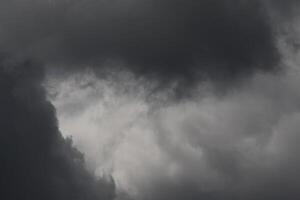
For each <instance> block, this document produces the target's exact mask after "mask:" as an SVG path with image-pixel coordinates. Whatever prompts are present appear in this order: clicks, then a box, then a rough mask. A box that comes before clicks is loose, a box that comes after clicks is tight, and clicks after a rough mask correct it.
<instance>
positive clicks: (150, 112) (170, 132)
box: [48, 42, 300, 200]
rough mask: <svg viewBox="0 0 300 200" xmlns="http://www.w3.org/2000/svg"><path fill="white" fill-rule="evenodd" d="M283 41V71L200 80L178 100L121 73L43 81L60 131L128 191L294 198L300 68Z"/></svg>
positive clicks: (144, 195) (147, 195) (159, 195)
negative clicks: (226, 85) (238, 79)
mask: <svg viewBox="0 0 300 200" xmlns="http://www.w3.org/2000/svg"><path fill="white" fill-rule="evenodd" d="M285 45H286V43H285V42H282V46H281V49H282V55H283V57H284V59H283V61H284V63H285V70H284V72H282V73H280V74H268V73H256V74H255V75H254V77H253V78H251V80H249V81H247V82H246V83H244V84H243V85H242V86H241V87H239V88H236V89H233V90H231V91H230V92H229V93H227V94H226V95H222V96H217V95H215V93H213V92H212V91H211V87H210V85H209V83H205V84H207V86H204V85H203V84H202V86H203V87H201V88H200V89H199V92H198V93H197V94H198V96H197V97H194V98H192V99H186V100H185V101H183V102H172V103H171V102H169V101H168V100H167V101H166V97H165V96H164V95H166V93H167V92H164V93H162V94H161V95H158V97H157V99H159V100H157V101H149V100H148V94H147V93H148V92H149V91H151V90H149V89H147V88H148V87H149V85H148V84H143V83H141V82H140V81H139V80H137V79H134V76H132V75H130V74H129V75H128V74H123V73H121V74H119V75H116V76H112V77H110V78H108V80H97V77H96V76H95V75H93V74H91V73H87V74H84V75H83V74H77V76H76V78H74V77H72V76H71V77H70V78H69V79H64V80H63V81H62V82H60V81H58V80H53V79H52V82H51V81H50V82H49V86H48V87H49V91H50V92H51V94H55V96H53V95H52V98H53V99H52V101H53V103H54V105H55V106H56V108H57V111H58V119H59V122H60V126H61V128H62V130H63V132H64V134H66V135H72V136H73V138H74V142H75V144H76V146H77V147H78V148H79V149H80V150H81V151H83V152H85V154H86V156H87V160H88V165H89V166H90V167H91V168H92V169H94V170H95V171H96V172H97V173H98V174H102V173H107V172H109V173H111V174H112V176H113V177H114V179H115V181H116V186H117V190H118V191H125V193H126V194H128V195H129V196H130V197H131V198H132V199H142V200H147V199H158V200H168V199H205V200H221V199H222V200H224V199H225V200H227V199H228V200H229V199H230V200H232V199H236V200H240V199H246V200H254V199H255V200H257V199H261V200H263V199H264V200H269V199H270V200H274V199H294V198H297V197H298V196H299V190H298V188H299V186H300V182H299V180H297V177H298V175H299V169H300V160H299V158H298V156H297V153H296V152H298V151H299V147H298V145H297V143H298V141H299V132H298V129H299V125H298V124H299V120H300V117H299V116H300V115H299V113H300V111H299V102H300V101H299V100H300V99H299V98H300V93H299V91H298V85H299V83H300V70H299V66H298V65H299V64H298V63H299V60H297V59H299V58H298V53H296V54H293V50H292V49H291V48H290V47H289V46H285ZM119 76H120V77H121V80H120V78H119ZM50 80H51V79H50ZM124 83H126V84H124ZM144 83H145V82H144ZM50 86H52V87H50ZM129 86H131V87H129ZM128 88H130V89H129V90H128ZM74 105H77V107H76V106H74ZM118 198H119V199H122V195H121V196H119V197H118Z"/></svg>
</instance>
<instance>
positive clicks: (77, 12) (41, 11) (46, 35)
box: [0, 0, 279, 90]
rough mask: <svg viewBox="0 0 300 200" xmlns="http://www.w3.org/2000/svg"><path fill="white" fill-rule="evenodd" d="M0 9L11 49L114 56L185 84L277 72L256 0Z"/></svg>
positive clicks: (53, 57) (55, 55) (50, 55)
mask: <svg viewBox="0 0 300 200" xmlns="http://www.w3.org/2000/svg"><path fill="white" fill-rule="evenodd" d="M1 13H2V20H1V22H0V24H1V26H2V29H3V33H1V35H2V37H1V42H2V43H3V44H4V46H6V47H7V49H9V50H11V51H14V52H16V51H17V52H18V53H19V54H24V52H25V54H29V55H33V56H35V57H38V58H39V59H41V60H43V61H45V62H48V63H49V62H50V63H55V64H58V63H63V64H64V65H66V64H69V65H72V66H74V65H76V66H78V65H95V66H98V67H99V66H101V67H100V68H103V65H105V64H103V61H107V60H113V61H116V62H118V63H121V64H120V65H121V66H125V68H126V69H129V70H131V71H133V72H135V73H137V74H138V75H144V76H146V77H151V78H154V79H156V80H158V81H159V82H160V81H161V82H162V83H168V82H172V81H178V82H179V83H180V84H181V85H182V86H183V87H184V88H183V89H186V90H187V89H188V88H189V87H190V86H192V85H194V84H195V83H198V82H199V80H204V79H211V80H214V81H217V82H218V81H221V83H222V84H224V83H225V85H226V84H227V82H231V81H232V80H236V79H239V78H241V77H247V76H249V75H251V74H252V73H253V72H254V71H257V70H263V71H269V70H273V69H274V68H276V64H277V62H278V59H279V58H278V54H277V49H276V44H275V42H274V40H275V38H274V37H275V36H274V34H273V31H272V27H271V26H272V25H271V24H270V22H269V18H268V13H267V10H266V7H265V4H264V1H258V0H223V1H220V0H201V1H191V0H188V1H182V0H163V1H159V0H142V1H139V0H125V1H118V0H117V1H107V0H104V1H93V0H87V1H76V0H71V1H57V0H54V1H35V0H26V1H19V0H14V1H2V3H1ZM120 65H119V66H120ZM110 67H111V65H110Z"/></svg>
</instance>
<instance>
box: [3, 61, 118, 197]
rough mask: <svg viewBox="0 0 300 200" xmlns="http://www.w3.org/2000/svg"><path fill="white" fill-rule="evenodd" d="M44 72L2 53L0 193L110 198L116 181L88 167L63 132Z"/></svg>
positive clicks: (14, 195)
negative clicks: (48, 97) (49, 98)
mask: <svg viewBox="0 0 300 200" xmlns="http://www.w3.org/2000/svg"><path fill="white" fill-rule="evenodd" d="M43 77H44V75H43V69H42V68H41V67H40V66H39V65H37V64H35V63H32V62H30V61H25V62H21V61H16V60H14V59H12V60H9V59H5V58H1V63H0V91H1V97H0V110H1V113H0V163H1V165H0V198H1V199H9V200H17V199H23V200H32V199H44V200H68V199H69V200H73V199H74V200H76V199H78V200H96V199H97V200H98V199H101V200H110V199H113V198H114V192H115V191H114V190H115V186H114V182H113V181H112V180H109V179H108V180H102V179H99V180H97V179H96V178H95V177H94V176H93V175H92V174H90V173H89V172H87V171H86V169H85V166H84V160H83V155H82V154H81V153H80V152H78V151H77V150H76V149H74V148H73V147H72V143H71V141H70V139H67V140H65V139H63V138H62V136H61V134H60V132H59V130H58V127H57V120H56V116H55V110H54V107H53V106H52V105H51V104H50V102H48V101H47V100H46V96H45V90H44V88H43V87H42V86H41V83H42V80H43Z"/></svg>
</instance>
